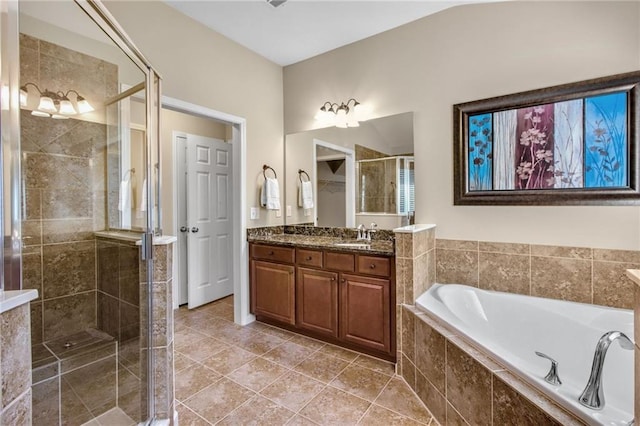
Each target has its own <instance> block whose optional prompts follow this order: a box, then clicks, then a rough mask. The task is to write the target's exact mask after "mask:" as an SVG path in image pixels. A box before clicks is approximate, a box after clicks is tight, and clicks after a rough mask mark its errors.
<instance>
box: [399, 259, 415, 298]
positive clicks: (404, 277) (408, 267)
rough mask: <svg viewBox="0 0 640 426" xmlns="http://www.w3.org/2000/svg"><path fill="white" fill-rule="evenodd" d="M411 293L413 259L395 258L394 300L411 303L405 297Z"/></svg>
mask: <svg viewBox="0 0 640 426" xmlns="http://www.w3.org/2000/svg"><path fill="white" fill-rule="evenodd" d="M407 289H409V291H408V292H409V294H410V295H412V293H413V259H404V258H396V295H397V296H396V302H397V303H411V301H410V300H409V298H408V297H407Z"/></svg>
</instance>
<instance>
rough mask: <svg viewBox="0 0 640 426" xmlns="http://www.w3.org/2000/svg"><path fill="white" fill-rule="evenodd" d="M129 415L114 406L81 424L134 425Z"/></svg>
mask: <svg viewBox="0 0 640 426" xmlns="http://www.w3.org/2000/svg"><path fill="white" fill-rule="evenodd" d="M135 425H136V422H134V421H133V420H132V419H131V417H129V416H127V414H126V413H125V412H124V411H122V409H120V408H118V407H116V408H112V409H111V410H109V411H107V412H106V413H103V414H101V415H100V416H98V417H96V418H95V419H93V420H91V421H90V422H87V423H84V424H83V425H82V426H135Z"/></svg>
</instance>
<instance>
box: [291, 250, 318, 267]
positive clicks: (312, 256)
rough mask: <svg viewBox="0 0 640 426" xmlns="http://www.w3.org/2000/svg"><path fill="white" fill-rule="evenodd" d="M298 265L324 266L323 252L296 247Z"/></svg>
mask: <svg viewBox="0 0 640 426" xmlns="http://www.w3.org/2000/svg"><path fill="white" fill-rule="evenodd" d="M296 260H297V262H298V265H304V266H315V267H317V268H322V252H321V251H319V250H307V249H299V248H298V249H296Z"/></svg>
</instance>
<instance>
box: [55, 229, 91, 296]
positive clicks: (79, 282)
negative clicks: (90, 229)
mask: <svg viewBox="0 0 640 426" xmlns="http://www.w3.org/2000/svg"><path fill="white" fill-rule="evenodd" d="M95 257H96V247H95V242H93V241H91V242H82V243H73V244H56V245H50V246H44V247H43V249H42V267H43V277H42V280H43V293H44V295H43V298H44V299H50V298H53V297H61V296H70V295H72V294H76V293H81V292H84V291H89V290H94V289H95V288H96V266H95V265H96V264H95Z"/></svg>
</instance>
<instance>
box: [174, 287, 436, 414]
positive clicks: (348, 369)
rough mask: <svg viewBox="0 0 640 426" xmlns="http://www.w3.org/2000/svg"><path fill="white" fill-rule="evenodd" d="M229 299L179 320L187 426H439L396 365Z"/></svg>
mask: <svg viewBox="0 0 640 426" xmlns="http://www.w3.org/2000/svg"><path fill="white" fill-rule="evenodd" d="M232 303H233V299H232V298H231V297H229V298H226V299H222V300H220V301H218V302H214V303H212V304H209V305H206V306H203V307H201V308H198V309H196V310H192V311H189V310H187V309H186V308H181V309H179V310H178V311H177V312H176V315H175V351H176V353H175V371H176V373H175V394H176V399H177V401H178V402H177V404H176V406H177V410H178V415H179V423H180V425H181V426H185V425H210V424H219V425H250V424H254V425H284V424H286V425H314V424H320V425H356V424H357V425H385V426H386V425H436V424H437V423H436V421H435V419H433V418H432V416H431V414H430V413H429V411H428V410H427V409H426V408H425V407H424V405H423V404H422V403H421V401H420V400H419V399H418V398H417V397H416V395H415V394H414V393H413V392H412V391H411V389H410V388H409V386H407V384H406V383H405V382H404V381H403V380H402V379H401V378H399V377H398V376H395V375H394V369H393V365H392V364H390V363H387V362H384V361H381V360H378V359H375V358H371V357H368V356H365V355H359V354H357V353H355V352H351V351H348V350H346V349H342V348H339V347H337V346H333V345H330V344H325V343H323V342H319V341H317V340H313V339H309V338H306V337H303V336H300V335H297V334H294V333H290V332H288V331H285V330H281V329H278V328H275V327H270V326H267V325H265V324H262V323H257V322H256V323H253V324H250V325H248V326H246V327H241V326H238V325H236V324H234V323H233V321H232V318H233V306H232Z"/></svg>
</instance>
